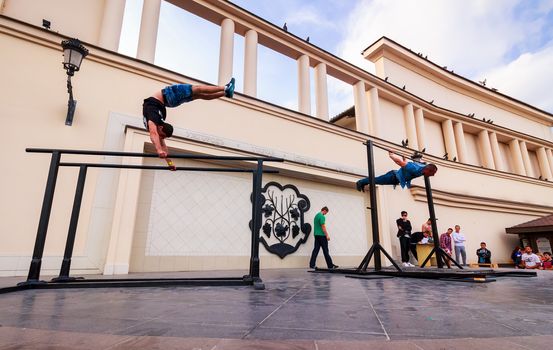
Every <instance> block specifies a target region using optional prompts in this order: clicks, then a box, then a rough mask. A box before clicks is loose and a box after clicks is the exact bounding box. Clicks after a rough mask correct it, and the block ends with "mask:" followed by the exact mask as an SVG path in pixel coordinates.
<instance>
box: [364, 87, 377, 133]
mask: <svg viewBox="0 0 553 350" xmlns="http://www.w3.org/2000/svg"><path fill="white" fill-rule="evenodd" d="M366 94H367V96H368V98H367V100H368V101H369V129H370V130H369V131H370V133H371V134H372V135H373V136H379V135H380V102H379V100H378V89H377V88H376V87H373V88H371V89H369V90H368V91H367V92H366Z"/></svg>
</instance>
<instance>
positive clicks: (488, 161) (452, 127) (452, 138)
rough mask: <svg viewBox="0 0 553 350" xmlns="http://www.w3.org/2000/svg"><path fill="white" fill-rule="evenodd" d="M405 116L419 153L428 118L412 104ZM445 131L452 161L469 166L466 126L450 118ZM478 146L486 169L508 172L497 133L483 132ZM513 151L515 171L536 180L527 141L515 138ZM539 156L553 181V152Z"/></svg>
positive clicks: (542, 168) (540, 152) (544, 173)
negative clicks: (464, 127)
mask: <svg viewBox="0 0 553 350" xmlns="http://www.w3.org/2000/svg"><path fill="white" fill-rule="evenodd" d="M356 112H357V110H356ZM403 115H404V120H405V130H406V136H407V138H408V140H409V146H411V148H414V149H418V150H422V149H424V148H425V147H426V145H425V142H424V140H425V135H424V116H423V113H422V109H420V108H415V107H413V105H412V104H407V105H405V106H404V107H403ZM358 125H359V124H358ZM442 132H443V138H444V146H445V150H446V152H447V154H448V158H449V159H453V158H454V157H455V158H456V159H457V160H458V161H460V162H461V163H468V153H467V146H466V142H465V134H464V131H463V124H462V123H461V122H453V121H452V120H451V119H446V120H444V121H443V122H442ZM478 146H479V149H480V150H481V152H482V154H481V156H482V165H483V166H484V167H486V168H488V169H494V170H500V171H507V166H506V165H505V162H504V161H503V158H502V157H501V149H500V147H499V141H498V139H497V134H496V133H495V132H493V131H491V132H490V131H488V130H481V131H480V132H479V133H478ZM509 148H510V151H511V157H512V158H513V167H514V169H513V171H514V172H515V173H516V174H519V175H524V176H529V177H536V174H535V173H534V169H533V167H532V162H531V160H530V154H529V152H528V148H527V145H526V142H524V141H518V140H516V139H513V140H511V142H510V143H509ZM536 154H537V157H538V163H539V168H540V173H541V175H542V177H543V178H545V179H548V180H550V181H553V176H552V174H553V151H552V150H551V149H546V148H544V147H540V148H538V149H537V150H536Z"/></svg>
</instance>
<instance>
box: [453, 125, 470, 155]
mask: <svg viewBox="0 0 553 350" xmlns="http://www.w3.org/2000/svg"><path fill="white" fill-rule="evenodd" d="M453 132H454V133H455V144H456V145H457V156H458V157H459V161H460V162H461V163H466V164H468V162H469V159H468V156H467V154H468V153H467V143H466V142H465V132H464V131H463V124H462V123H455V124H454V125H453Z"/></svg>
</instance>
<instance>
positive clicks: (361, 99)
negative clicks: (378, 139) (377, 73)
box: [353, 81, 380, 136]
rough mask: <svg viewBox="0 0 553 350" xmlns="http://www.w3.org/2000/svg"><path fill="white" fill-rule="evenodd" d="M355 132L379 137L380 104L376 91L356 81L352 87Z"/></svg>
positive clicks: (374, 88)
mask: <svg viewBox="0 0 553 350" xmlns="http://www.w3.org/2000/svg"><path fill="white" fill-rule="evenodd" d="M353 100H354V106H355V125H356V130H357V131H359V132H362V133H365V134H371V135H374V136H379V124H378V123H379V120H380V102H379V99H378V89H377V88H376V87H369V89H368V90H366V87H365V82H363V81H358V82H357V83H355V84H354V85H353Z"/></svg>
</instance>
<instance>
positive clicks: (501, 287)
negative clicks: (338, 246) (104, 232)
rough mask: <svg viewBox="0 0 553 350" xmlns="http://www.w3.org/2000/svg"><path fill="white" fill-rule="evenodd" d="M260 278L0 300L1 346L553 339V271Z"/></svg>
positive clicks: (508, 345)
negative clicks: (479, 276)
mask: <svg viewBox="0 0 553 350" xmlns="http://www.w3.org/2000/svg"><path fill="white" fill-rule="evenodd" d="M213 274H216V273H213ZM204 275H205V273H204ZM231 275H238V274H237V273H235V274H231ZM262 277H263V279H264V282H265V284H266V287H267V288H266V290H265V291H255V290H253V289H252V288H250V287H167V288H132V289H126V290H124V289H118V288H113V289H71V290H28V291H22V292H15V293H9V294H2V295H0V349H210V350H219V349H316V350H323V349H369V348H370V349H419V350H420V349H476V348H479V349H482V348H498V349H499V348H501V349H538V348H539V349H542V348H543V347H544V346H548V347H549V346H550V344H551V342H552V341H553V318H552V316H551V315H553V294H552V293H551V286H552V282H553V272H551V271H542V272H540V273H539V275H538V277H531V278H527V277H526V278H512V277H509V278H505V277H504V278H500V279H498V281H497V282H494V283H488V284H470V283H462V282H446V281H435V280H420V279H407V278H404V279H399V278H392V279H382V280H359V279H350V278H345V277H343V276H342V275H328V274H313V273H307V272H306V271H303V270H265V271H262ZM18 280H19V279H18ZM14 281H15V280H14V279H13V278H10V279H0V285H1V286H6V285H9V284H12V283H13V282H14Z"/></svg>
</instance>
